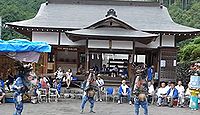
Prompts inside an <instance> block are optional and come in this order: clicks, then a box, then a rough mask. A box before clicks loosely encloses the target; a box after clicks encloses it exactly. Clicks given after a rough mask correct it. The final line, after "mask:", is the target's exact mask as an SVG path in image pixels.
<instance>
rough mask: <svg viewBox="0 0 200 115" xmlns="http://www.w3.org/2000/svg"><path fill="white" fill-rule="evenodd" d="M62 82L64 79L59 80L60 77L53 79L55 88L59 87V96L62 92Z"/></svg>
mask: <svg viewBox="0 0 200 115" xmlns="http://www.w3.org/2000/svg"><path fill="white" fill-rule="evenodd" d="M61 84H62V80H59V79H56V80H53V88H55V89H57V94H58V97H60V93H61V88H62V86H61Z"/></svg>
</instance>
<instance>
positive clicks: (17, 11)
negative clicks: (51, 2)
mask: <svg viewBox="0 0 200 115" xmlns="http://www.w3.org/2000/svg"><path fill="white" fill-rule="evenodd" d="M45 1H46V0H0V16H1V17H2V23H3V25H4V24H5V23H8V22H15V21H21V20H26V19H31V18H33V17H34V16H35V15H36V13H37V12H38V9H39V7H40V5H41V3H43V2H45ZM24 37H25V36H23V35H21V34H19V33H17V32H15V31H13V30H11V29H8V28H3V29H2V39H13V38H24Z"/></svg>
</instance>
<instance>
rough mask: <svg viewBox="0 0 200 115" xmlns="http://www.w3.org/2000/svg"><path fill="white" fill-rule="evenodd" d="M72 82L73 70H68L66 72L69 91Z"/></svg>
mask: <svg viewBox="0 0 200 115" xmlns="http://www.w3.org/2000/svg"><path fill="white" fill-rule="evenodd" d="M71 81H72V70H71V69H68V71H67V72H66V84H67V89H68V88H69V86H70V84H71Z"/></svg>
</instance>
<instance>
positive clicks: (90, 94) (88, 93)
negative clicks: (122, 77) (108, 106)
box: [81, 71, 98, 113]
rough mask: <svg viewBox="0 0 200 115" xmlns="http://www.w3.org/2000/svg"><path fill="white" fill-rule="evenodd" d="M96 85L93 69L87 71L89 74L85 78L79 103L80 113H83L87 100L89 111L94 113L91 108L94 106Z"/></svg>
mask: <svg viewBox="0 0 200 115" xmlns="http://www.w3.org/2000/svg"><path fill="white" fill-rule="evenodd" d="M97 90H98V89H97V87H96V80H95V76H94V73H93V71H91V72H90V73H89V76H88V78H87V82H86V85H85V88H84V93H83V98H82V103H81V113H83V111H84V108H85V104H86V102H87V101H89V102H90V113H95V112H94V110H93V108H94V102H95V101H94V96H95V91H97Z"/></svg>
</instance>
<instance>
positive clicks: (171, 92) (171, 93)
mask: <svg viewBox="0 0 200 115" xmlns="http://www.w3.org/2000/svg"><path fill="white" fill-rule="evenodd" d="M173 93H174V89H171V90H170V92H169V96H170V97H172V96H173Z"/></svg>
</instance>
